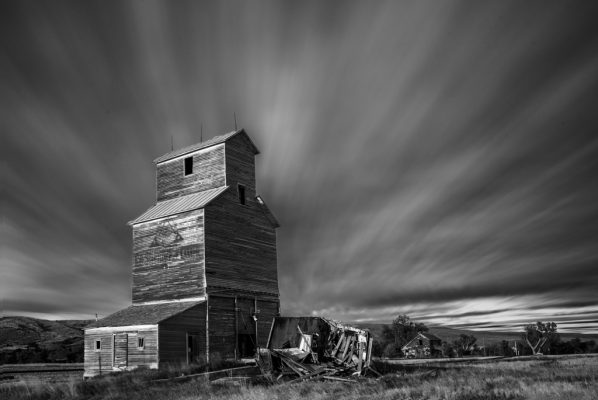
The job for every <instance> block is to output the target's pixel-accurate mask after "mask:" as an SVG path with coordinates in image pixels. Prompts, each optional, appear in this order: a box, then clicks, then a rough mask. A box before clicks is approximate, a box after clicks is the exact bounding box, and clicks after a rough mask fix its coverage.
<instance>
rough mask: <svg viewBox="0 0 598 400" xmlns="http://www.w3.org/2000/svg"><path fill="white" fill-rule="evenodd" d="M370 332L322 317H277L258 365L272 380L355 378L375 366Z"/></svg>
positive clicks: (259, 353) (259, 357)
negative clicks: (372, 358) (372, 360)
mask: <svg viewBox="0 0 598 400" xmlns="http://www.w3.org/2000/svg"><path fill="white" fill-rule="evenodd" d="M371 355H372V336H371V335H370V333H369V332H368V331H364V330H362V329H358V328H354V327H350V326H346V325H343V324H340V323H338V322H335V321H331V320H328V319H325V318H319V317H276V318H274V321H273V322H272V328H271V330H270V337H269V338H268V345H267V348H265V349H259V351H258V357H257V364H258V365H259V367H260V369H261V370H262V374H263V375H264V377H266V378H267V379H268V380H269V381H271V382H281V381H284V382H289V381H290V382H294V381H300V380H304V379H330V380H343V381H346V380H352V379H355V377H358V376H365V375H366V374H367V373H368V372H369V373H373V374H378V373H377V372H376V371H375V370H374V369H372V367H371V365H370V362H371Z"/></svg>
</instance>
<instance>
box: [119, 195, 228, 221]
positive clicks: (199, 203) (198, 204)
mask: <svg viewBox="0 0 598 400" xmlns="http://www.w3.org/2000/svg"><path fill="white" fill-rule="evenodd" d="M228 188H229V187H228V186H221V187H218V188H215V189H208V190H204V191H203V192H199V193H194V194H188V195H186V196H180V197H175V198H174V199H170V200H164V201H160V202H158V203H156V205H155V206H153V207H150V208H149V209H148V210H147V211H145V212H144V213H143V214H141V215H140V216H139V217H137V218H135V219H134V220H132V221H129V222H128V224H129V225H135V224H140V223H142V222H148V221H152V220H154V219H158V218H163V217H168V216H171V215H175V214H179V213H182V212H186V211H192V210H197V209H200V208H204V207H205V206H207V205H208V204H209V203H210V202H212V201H213V200H215V199H216V198H217V197H218V196H220V195H221V194H222V193H224V192H225V191H226V190H227V189H228Z"/></svg>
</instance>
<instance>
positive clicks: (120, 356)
mask: <svg viewBox="0 0 598 400" xmlns="http://www.w3.org/2000/svg"><path fill="white" fill-rule="evenodd" d="M257 154H259V151H258V149H257V148H256V146H255V145H254V144H253V142H252V141H251V139H250V138H249V136H248V135H247V133H246V132H245V131H244V130H239V131H235V132H231V133H228V134H225V135H222V136H217V137H214V138H212V139H210V140H208V141H205V142H201V143H198V144H195V145H192V146H189V147H186V148H183V149H179V150H175V151H172V152H170V153H167V154H165V155H163V156H161V157H159V158H157V159H156V160H154V163H155V164H156V181H157V182H156V185H157V195H156V202H155V205H154V206H152V207H150V208H149V209H148V210H147V211H146V212H144V213H143V214H142V215H141V216H139V217H138V218H136V219H134V220H132V221H130V222H129V225H131V227H132V230H133V260H132V263H133V265H132V270H133V271H132V273H133V283H132V302H133V304H132V305H131V306H130V307H128V308H126V309H124V310H121V311H118V312H116V313H114V314H112V315H110V316H108V317H106V318H104V319H101V320H99V321H97V322H95V323H93V324H91V325H89V326H87V327H86V329H85V376H93V375H97V374H101V373H102V372H108V371H115V370H124V369H132V368H137V367H139V366H145V367H149V368H158V367H159V366H161V365H164V364H165V363H192V362H202V361H209V359H210V357H219V358H242V357H246V356H252V355H253V354H254V352H255V348H256V346H265V345H266V342H267V339H268V333H269V330H270V326H271V323H272V318H273V317H274V316H277V315H279V304H280V303H279V293H278V276H277V267H276V228H277V227H278V222H277V220H276V218H275V217H274V216H273V214H272V213H271V212H270V210H269V209H268V207H267V206H266V204H265V203H264V201H263V199H262V198H261V197H260V196H259V195H258V194H257V193H256V182H255V156H256V155H257Z"/></svg>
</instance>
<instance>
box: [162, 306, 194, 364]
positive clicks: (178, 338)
mask: <svg viewBox="0 0 598 400" xmlns="http://www.w3.org/2000/svg"><path fill="white" fill-rule="evenodd" d="M158 329H159V333H160V346H159V348H160V366H163V365H164V364H173V363H174V364H186V363H187V333H193V334H197V335H199V337H200V338H199V341H198V342H199V343H200V344H201V345H202V347H201V348H200V350H199V353H200V355H201V356H202V358H203V359H196V360H189V361H190V362H197V363H201V362H202V361H204V360H205V353H206V346H205V343H206V304H205V303H202V304H199V305H197V306H195V307H193V308H190V309H188V310H186V311H183V312H182V313H180V314H178V315H175V316H173V317H171V318H168V319H167V320H165V321H162V322H161V323H160V325H159V328H158Z"/></svg>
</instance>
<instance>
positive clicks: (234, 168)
mask: <svg viewBox="0 0 598 400" xmlns="http://www.w3.org/2000/svg"><path fill="white" fill-rule="evenodd" d="M226 184H227V185H228V186H230V187H231V188H232V189H233V190H235V191H236V190H237V185H238V184H241V185H243V186H245V191H246V196H247V197H248V198H251V199H253V198H254V197H255V196H256V186H255V155H254V153H253V146H252V145H251V143H250V142H249V140H248V138H247V136H245V135H237V136H234V137H233V138H231V139H229V140H228V141H227V142H226Z"/></svg>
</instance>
